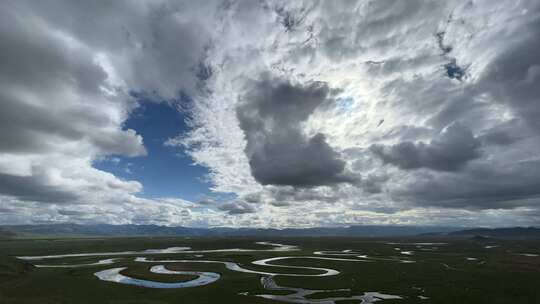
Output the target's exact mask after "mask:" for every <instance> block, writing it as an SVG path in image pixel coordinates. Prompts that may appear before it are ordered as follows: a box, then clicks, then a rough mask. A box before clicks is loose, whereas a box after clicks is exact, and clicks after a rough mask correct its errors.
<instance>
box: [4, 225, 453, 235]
mask: <svg viewBox="0 0 540 304" xmlns="http://www.w3.org/2000/svg"><path fill="white" fill-rule="evenodd" d="M456 230H459V228H455V227H428V226H349V227H319V228H289V229H271V228H227V227H223V228H188V227H167V226H157V225H105V224H99V225H77V224H47V225H16V226H7V225H6V226H0V231H4V232H5V233H12V234H16V235H18V236H32V235H36V236H40V235H41V236H45V235H50V236H77V235H80V236H215V237H219V236H261V237H295V236H296V237H302V236H304V237H316V236H350V237H384V236H412V235H419V234H428V233H434V234H436V235H439V234H446V233H449V232H452V231H456Z"/></svg>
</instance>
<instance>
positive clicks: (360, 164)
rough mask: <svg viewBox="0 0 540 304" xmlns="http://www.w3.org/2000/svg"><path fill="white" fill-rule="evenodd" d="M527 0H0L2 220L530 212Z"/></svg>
mask: <svg viewBox="0 0 540 304" xmlns="http://www.w3.org/2000/svg"><path fill="white" fill-rule="evenodd" d="M539 37H540V2H538V1H536V0H500V1H491V0H470V1H465V0H452V1H428V0H411V1H398V0H380V1H367V0H358V1H355V0H339V1H317V0H313V1H300V0H299V1H285V0H258V1H252V0H213V1H190V0H189V1H188V0H155V1H143V0H137V1H127V0H126V1H54V0H48V1H25V0H17V1H9V0H8V1H2V2H1V3H0V41H1V44H0V223H2V224H43V223H66V222H71V223H79V224H93V223H107V224H156V225H167V226H189V227H216V226H229V227H272V228H284V227H314V226H347V225H367V224H369V225H444V226H464V227H465V226H467V227H471V226H486V227H502V226H516V225H519V226H538V225H540V132H539V131H540V119H538V117H540V56H538V54H539V52H540V39H538V38H539Z"/></svg>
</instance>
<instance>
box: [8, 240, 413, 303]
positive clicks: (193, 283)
mask: <svg viewBox="0 0 540 304" xmlns="http://www.w3.org/2000/svg"><path fill="white" fill-rule="evenodd" d="M257 244H259V245H266V246H272V247H273V248H271V249H241V248H234V249H212V250H191V248H190V247H171V248H166V249H148V250H142V251H122V252H97V253H70V254H61V255H46V256H20V257H18V258H19V259H22V260H28V261H34V260H45V259H57V258H70V257H93V256H123V255H139V254H140V255H159V254H178V253H193V254H201V253H218V252H288V251H296V250H299V248H298V247H297V246H292V245H283V244H277V243H269V242H259V243H257ZM313 254H314V256H280V257H272V258H266V259H261V260H256V261H253V262H251V264H253V265H257V266H264V267H273V268H276V269H277V270H276V271H275V272H269V271H258V270H253V269H249V268H246V267H244V266H241V265H240V264H238V263H235V262H229V261H218V260H189V259H149V258H147V257H136V258H135V259H134V261H135V262H139V263H153V264H158V265H154V266H152V267H151V268H150V272H152V273H157V274H165V275H192V276H196V278H195V279H192V280H189V281H183V282H173V283H165V282H158V281H151V280H144V279H137V278H133V277H130V276H128V275H125V274H122V271H124V270H126V269H127V267H115V268H110V269H105V270H101V271H98V272H96V273H94V275H95V276H96V277H97V278H98V279H100V280H103V281H108V282H115V283H120V284H127V285H135V286H141V287H147V288H164V289H165V288H188V287H197V286H204V285H207V284H211V283H213V282H216V281H217V280H219V278H220V274H219V273H215V272H201V271H174V270H170V269H167V268H166V266H165V265H163V264H167V263H173V264H178V263H215V264H223V265H224V266H225V268H226V269H228V270H231V271H236V272H243V273H253V274H257V275H260V276H262V277H261V284H262V286H263V287H264V288H265V289H267V290H270V291H275V290H287V291H290V292H292V293H291V294H288V295H271V294H256V295H253V296H256V297H261V298H267V299H273V300H277V301H283V302H288V303H300V304H303V303H317V304H334V303H335V302H336V301H343V300H360V301H361V303H366V304H367V303H373V302H376V301H380V300H384V299H401V297H400V296H397V295H388V294H382V293H378V292H365V293H363V294H361V295H356V296H350V297H330V298H324V299H311V298H308V297H307V296H309V295H312V294H315V293H323V292H331V291H334V292H335V291H350V290H349V289H343V290H311V289H303V288H292V287H285V286H279V285H277V284H276V283H275V281H274V277H276V276H289V277H326V276H335V275H338V274H339V273H340V272H339V271H338V270H335V269H331V268H321V267H307V266H293V265H279V264H276V262H278V261H283V260H288V259H312V260H328V261H345V262H374V261H376V260H389V261H394V262H400V263H413V262H414V261H412V260H402V259H385V258H376V257H368V256H366V255H362V254H361V253H358V252H354V251H352V250H342V251H315V252H314V253H313ZM117 260H119V258H110V259H104V260H99V261H98V262H95V263H86V264H59V265H54V264H53V265H43V264H38V265H35V266H36V267H40V268H43V267H50V268H69V267H90V266H99V265H110V264H114V263H116V262H117ZM279 269H288V270H292V271H294V270H307V271H309V272H318V273H289V272H281V271H278V270H279ZM244 294H246V295H247V293H244Z"/></svg>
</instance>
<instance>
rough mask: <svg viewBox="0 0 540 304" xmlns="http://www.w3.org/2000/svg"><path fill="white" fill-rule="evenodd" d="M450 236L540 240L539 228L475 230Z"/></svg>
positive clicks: (456, 232) (455, 232)
mask: <svg viewBox="0 0 540 304" xmlns="http://www.w3.org/2000/svg"><path fill="white" fill-rule="evenodd" d="M448 235H450V236H467V237H476V238H501V239H540V228H536V227H511V228H492V229H490V228H476V229H467V230H460V231H453V232H450V233H449V234H448Z"/></svg>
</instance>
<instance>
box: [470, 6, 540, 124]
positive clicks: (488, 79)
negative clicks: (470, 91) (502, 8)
mask: <svg viewBox="0 0 540 304" xmlns="http://www.w3.org/2000/svg"><path fill="white" fill-rule="evenodd" d="M538 11H540V8H537V9H536V12H537V13H538ZM538 35H540V18H538V17H537V18H536V20H534V22H530V23H528V24H527V25H526V27H524V32H523V35H522V36H521V37H520V38H519V39H517V40H518V41H517V42H516V43H513V44H512V45H511V46H510V47H509V48H508V49H507V50H506V51H505V52H502V53H501V54H500V55H499V56H497V57H496V58H495V59H494V60H493V62H492V63H491V64H490V65H489V66H488V67H487V69H486V70H485V71H484V73H482V78H481V79H480V81H479V83H478V86H479V87H480V88H481V89H483V90H485V92H487V93H488V94H489V95H490V96H491V97H492V98H493V100H494V101H495V102H499V103H503V104H506V105H509V106H510V107H511V108H512V109H513V110H514V111H515V113H516V114H517V115H519V116H520V117H521V118H522V119H524V120H525V121H526V122H527V123H528V124H529V125H530V127H531V128H533V130H534V131H535V132H538V130H540V119H538V117H540V106H539V104H540V86H539V85H538V84H539V83H540V57H539V56H537V55H536V54H537V53H538V52H539V51H540V40H539V39H538Z"/></svg>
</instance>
